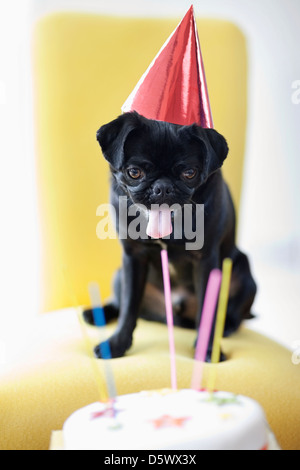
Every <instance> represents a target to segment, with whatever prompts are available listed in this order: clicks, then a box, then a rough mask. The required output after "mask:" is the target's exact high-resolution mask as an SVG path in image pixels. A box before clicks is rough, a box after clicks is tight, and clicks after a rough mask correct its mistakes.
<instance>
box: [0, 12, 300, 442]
mask: <svg viewBox="0 0 300 470" xmlns="http://www.w3.org/2000/svg"><path fill="white" fill-rule="evenodd" d="M178 20H179V19H178V18H176V19H173V20H167V19H137V18H134V19H133V18H132V19H131V18H126V19H125V18H112V17H103V16H99V15H90V14H81V13H80V14H79V13H60V14H55V15H51V16H47V17H45V18H43V19H41V20H40V21H39V22H38V23H37V25H36V28H35V31H34V35H33V58H34V85H35V116H36V136H37V147H36V148H37V151H36V155H37V175H38V185H39V203H40V207H39V210H40V222H41V234H42V237H41V238H42V255H43V259H42V272H43V282H42V286H43V292H42V293H41V296H42V305H41V311H43V312H48V313H44V314H43V315H41V316H40V318H39V319H38V320H37V322H36V325H35V328H34V331H32V335H31V338H28V342H30V343H31V348H30V350H29V348H28V350H25V351H23V353H22V357H21V358H19V359H18V360H17V363H16V364H14V365H12V366H11V367H10V369H9V371H8V372H7V373H6V374H2V377H1V387H0V422H1V424H2V427H3V430H4V431H3V432H2V433H1V437H0V448H1V449H47V448H48V447H49V443H50V436H51V432H52V431H53V430H60V429H61V428H62V425H63V423H64V421H65V419H66V418H67V417H68V416H69V415H70V414H71V413H72V412H73V411H74V410H76V409H77V408H79V407H81V406H84V405H86V404H88V403H90V402H92V401H95V400H98V399H100V398H101V394H102V386H103V385H102V384H103V377H104V375H103V361H101V360H96V359H94V360H93V359H91V355H90V354H89V351H90V350H91V348H90V347H89V351H87V349H86V348H85V342H84V338H85V339H86V338H87V337H88V341H90V343H91V344H96V343H98V342H99V332H98V330H97V329H95V328H93V327H86V328H85V331H87V332H88V336H86V335H85V334H83V332H82V329H81V327H80V322H79V321H78V317H77V312H76V309H75V308H74V307H77V306H82V305H88V304H89V298H88V289H87V286H88V283H89V282H90V281H97V282H98V283H99V285H100V288H101V293H102V297H103V300H106V299H107V298H108V297H109V296H110V293H111V279H112V276H113V272H114V271H115V269H116V268H117V267H118V266H119V262H120V245H119V242H118V241H117V240H99V239H98V238H97V236H96V226H97V222H98V220H97V216H96V209H97V207H98V205H99V204H101V203H105V202H108V191H109V174H108V167H107V164H106V162H105V160H104V159H103V158H102V157H101V155H100V148H99V146H98V144H97V142H96V137H95V135H96V130H97V129H98V127H100V125H102V124H103V123H106V122H108V121H109V120H111V119H113V118H115V117H116V116H117V115H118V114H120V108H121V105H122V104H123V102H124V101H125V99H126V98H127V96H128V95H129V93H130V92H131V91H132V89H133V87H134V85H135V84H136V82H137V80H138V79H139V78H140V76H141V75H142V73H143V72H144V71H145V69H146V68H147V66H148V65H149V63H150V61H151V60H152V59H153V57H154V56H155V54H156V52H157V51H158V50H159V48H160V47H161V45H162V44H163V42H164V41H165V40H166V38H167V37H168V36H169V35H170V33H171V32H172V30H173V29H174V28H175V26H176V25H177V24H178ZM198 29H199V36H200V41H201V47H202V52H203V56H204V63H205V68H206V74H207V82H208V87H209V94H210V99H211V106H212V112H213V117H214V124H215V128H216V129H217V130H218V131H219V132H221V133H222V134H224V135H225V136H226V138H227V140H228V142H229V146H230V155H229V158H228V161H226V164H225V167H224V174H225V177H226V179H227V181H228V182H229V185H230V187H231V190H232V193H233V197H234V202H235V205H236V207H237V209H238V207H239V199H240V192H241V181H242V172H243V155H244V145H245V132H246V116H247V51H246V43H245V39H244V36H243V34H242V33H241V31H239V29H238V28H237V27H236V26H234V25H233V24H231V23H228V22H224V21H214V20H203V19H201V20H199V21H198ZM114 327H115V325H109V326H108V327H107V330H108V333H111V332H112V331H113V329H114ZM194 339H195V332H193V331H187V330H181V329H179V328H176V329H175V342H176V354H177V356H176V364H177V374H178V386H179V387H180V388H182V387H189V386H190V381H191V376H192V369H193V344H194ZM223 346H224V350H225V353H226V354H227V356H228V360H227V361H226V362H224V363H221V364H219V365H217V366H211V365H205V368H204V378H203V379H204V380H203V385H204V386H205V384H206V382H207V379H208V376H209V373H210V371H211V367H216V368H217V376H216V387H218V388H219V389H224V390H229V391H233V392H235V393H243V394H245V395H248V396H252V397H253V398H254V399H256V400H258V401H259V402H260V403H261V404H262V405H263V407H264V409H265V411H266V414H267V418H268V421H269V423H270V425H271V427H272V428H273V430H274V432H275V433H276V436H277V438H278V440H279V443H280V444H281V446H282V447H283V448H285V449H300V436H299V432H298V431H299V425H300V418H299V417H300V399H299V394H298V393H297V391H298V384H299V378H300V376H299V369H297V368H296V367H295V366H294V365H293V364H292V362H291V357H290V353H289V351H287V350H285V349H284V348H281V347H280V346H279V345H277V344H275V343H274V342H272V341H270V340H268V339H267V338H264V337H262V336H260V335H258V334H257V333H254V332H252V331H250V330H247V329H244V328H242V329H241V330H240V331H239V332H238V333H236V334H235V335H233V336H232V337H231V338H228V339H224V341H223ZM111 364H112V370H113V377H114V380H115V382H116V387H117V392H118V393H119V394H123V393H131V392H136V391H139V390H142V389H152V388H161V387H168V386H169V385H170V380H169V377H170V361H169V349H168V335H167V330H166V326H164V325H160V324H154V323H147V322H145V321H142V320H140V321H139V322H138V327H137V329H136V331H135V336H134V344H133V346H132V348H131V349H130V351H129V352H128V354H127V355H126V356H125V357H123V358H119V359H114V360H113V361H111Z"/></svg>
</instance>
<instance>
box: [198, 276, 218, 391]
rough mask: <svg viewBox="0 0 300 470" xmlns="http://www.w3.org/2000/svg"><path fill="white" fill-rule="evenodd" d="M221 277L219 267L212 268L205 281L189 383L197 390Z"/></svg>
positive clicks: (199, 384) (199, 385)
mask: <svg viewBox="0 0 300 470" xmlns="http://www.w3.org/2000/svg"><path fill="white" fill-rule="evenodd" d="M221 278H222V273H221V271H220V270H219V269H214V270H212V271H211V273H210V275H209V279H208V283H207V288H206V292H205V298H204V303H203V309H202V315H201V321H200V326H199V332H198V339H197V344H196V351H195V364H194V370H193V376H192V384H191V388H193V389H194V390H198V389H199V388H201V380H202V372H203V363H204V362H205V359H206V354H207V349H208V344H209V339H210V335H211V330H212V325H213V320H214V316H215V309H216V305H217V300H218V295H219V290H220V284H221Z"/></svg>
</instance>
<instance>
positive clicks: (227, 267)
mask: <svg viewBox="0 0 300 470" xmlns="http://www.w3.org/2000/svg"><path fill="white" fill-rule="evenodd" d="M231 271H232V261H231V259H230V258H225V259H224V261H223V266H222V284H221V289H220V297H219V303H218V309H217V315H216V324H215V331H214V341H213V349H212V355H211V362H212V363H213V364H217V363H218V362H219V361H220V355H221V340H222V337H223V334H224V326H225V319H226V312H227V305H228V297H229V288H230V279H231ZM216 373H217V370H216V368H212V369H211V370H210V374H209V378H208V387H207V388H208V389H209V390H210V391H212V390H214V388H215V382H216Z"/></svg>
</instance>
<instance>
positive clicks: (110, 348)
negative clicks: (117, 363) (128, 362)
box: [94, 336, 132, 359]
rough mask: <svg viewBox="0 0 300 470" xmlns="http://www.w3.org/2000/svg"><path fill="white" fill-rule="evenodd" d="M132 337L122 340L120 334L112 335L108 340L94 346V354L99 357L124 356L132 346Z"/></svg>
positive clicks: (112, 357)
mask: <svg viewBox="0 0 300 470" xmlns="http://www.w3.org/2000/svg"><path fill="white" fill-rule="evenodd" d="M131 344H132V339H130V341H127V342H124V341H120V339H119V337H118V336H112V337H111V338H109V339H108V340H107V341H103V342H102V343H100V344H98V345H97V346H96V347H95V348H94V354H95V356H96V357H97V358H99V359H114V358H116V357H122V356H124V354H125V352H126V351H127V350H128V349H129V348H130V346H131Z"/></svg>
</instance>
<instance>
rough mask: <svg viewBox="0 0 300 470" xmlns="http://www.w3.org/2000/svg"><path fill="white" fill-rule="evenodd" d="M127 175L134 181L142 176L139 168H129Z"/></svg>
mask: <svg viewBox="0 0 300 470" xmlns="http://www.w3.org/2000/svg"><path fill="white" fill-rule="evenodd" d="M127 173H128V175H129V176H130V178H133V179H134V180H138V179H140V178H142V177H143V176H144V173H143V171H142V170H140V169H139V168H129V170H127Z"/></svg>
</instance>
